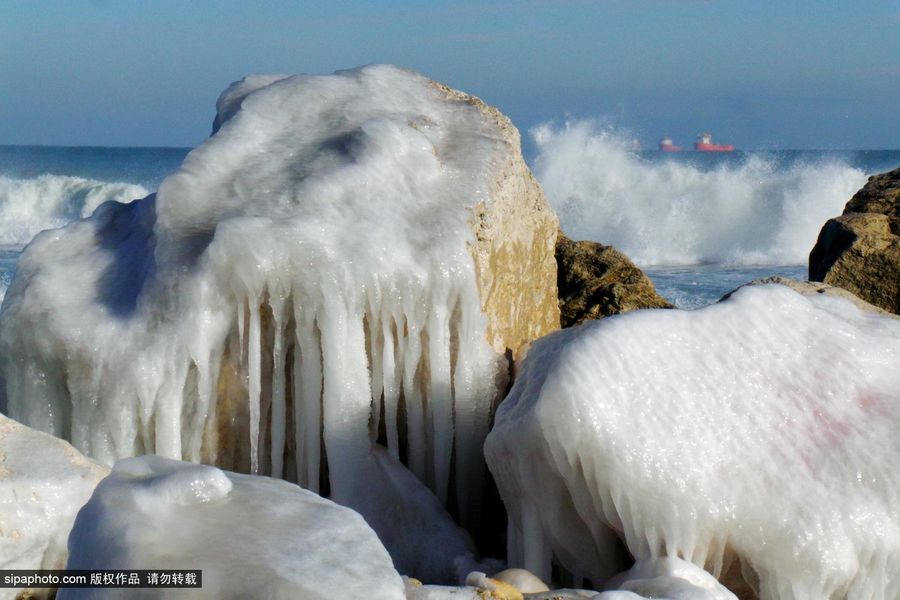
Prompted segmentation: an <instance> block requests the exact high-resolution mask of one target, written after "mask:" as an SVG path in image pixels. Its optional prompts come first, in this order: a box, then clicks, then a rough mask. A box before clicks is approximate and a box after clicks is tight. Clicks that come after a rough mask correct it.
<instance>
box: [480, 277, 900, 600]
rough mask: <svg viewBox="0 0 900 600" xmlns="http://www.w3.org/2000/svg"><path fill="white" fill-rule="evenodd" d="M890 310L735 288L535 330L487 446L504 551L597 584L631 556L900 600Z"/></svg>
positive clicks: (778, 594)
mask: <svg viewBox="0 0 900 600" xmlns="http://www.w3.org/2000/svg"><path fill="white" fill-rule="evenodd" d="M898 366H900V321H898V320H896V319H894V318H892V317H888V316H884V315H879V314H873V313H865V312H862V311H860V310H859V309H858V308H856V307H855V306H854V305H853V304H852V303H850V302H849V301H847V300H844V299H841V298H833V297H823V296H818V297H812V298H807V297H804V296H801V295H800V294H797V293H795V292H793V291H791V290H790V289H788V288H786V287H784V286H779V285H763V286H758V287H747V288H743V289H741V290H739V291H737V292H736V293H734V294H733V295H732V296H731V298H729V299H728V300H727V301H724V302H721V303H719V304H717V305H714V306H711V307H708V308H704V309H702V310H698V311H694V312H682V311H640V312H637V313H632V314H627V315H620V316H616V317H613V318H609V319H604V320H603V321H601V322H597V323H590V324H585V325H583V326H580V327H577V328H574V329H571V330H565V331H562V332H558V333H555V334H552V335H550V336H547V337H546V338H544V339H542V340H540V341H539V342H537V343H536V344H535V345H534V346H533V347H532V349H531V350H530V352H529V354H528V356H527V358H526V359H525V361H524V364H523V367H522V370H521V375H520V376H519V377H518V378H517V380H516V383H515V385H514V387H513V389H512V391H511V392H510V394H509V396H508V397H507V398H506V399H505V400H504V402H503V403H502V404H501V406H500V408H499V409H498V412H497V420H496V425H495V427H494V429H493V430H492V432H491V434H490V436H489V437H488V439H487V442H486V444H485V452H486V456H487V460H488V464H489V466H490V468H491V471H492V472H493V474H494V475H495V477H496V479H497V482H498V485H499V487H500V490H501V493H502V496H503V499H504V502H505V503H506V505H507V507H508V509H509V512H510V533H509V542H510V543H509V551H510V556H509V558H510V562H511V564H513V565H519V566H524V567H525V568H528V569H530V570H531V571H533V572H535V573H536V574H538V575H539V576H546V574H547V573H549V569H550V564H551V559H552V558H553V557H555V559H556V560H557V561H558V562H559V563H561V564H562V565H563V566H565V567H566V569H567V570H569V571H571V572H572V573H574V574H575V575H576V576H585V577H589V578H590V579H591V580H592V581H593V582H594V583H595V584H599V583H602V582H604V581H605V580H606V579H607V578H609V577H610V576H611V575H612V574H613V573H614V571H615V570H617V568H619V566H620V565H618V564H617V563H616V560H615V556H616V544H617V537H618V538H621V540H623V541H624V543H625V544H626V545H627V547H628V550H629V551H630V552H631V554H632V555H633V556H634V557H635V558H637V559H638V560H645V561H646V560H650V559H656V558H660V557H666V556H668V557H680V558H683V559H685V560H688V561H690V562H692V563H694V564H696V565H698V566H704V567H706V568H707V569H709V570H710V571H711V572H712V573H714V574H718V573H720V571H721V570H722V567H723V563H724V562H725V561H727V560H728V558H729V557H730V556H733V555H734V554H736V555H737V556H739V557H740V559H741V561H742V564H743V565H744V567H745V568H749V569H751V570H753V571H755V572H756V575H757V576H758V579H759V586H760V593H761V597H762V598H798V599H800V598H802V599H810V600H812V599H814V598H815V599H821V598H830V597H833V598H836V597H850V598H881V597H883V598H897V597H898V595H900V480H898V478H897V469H898V467H900V445H898V444H897V438H896V431H897V430H898V427H900V368H898Z"/></svg>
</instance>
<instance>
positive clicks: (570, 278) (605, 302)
mask: <svg viewBox="0 0 900 600" xmlns="http://www.w3.org/2000/svg"><path fill="white" fill-rule="evenodd" d="M556 263H557V269H558V272H557V286H558V290H559V308H560V321H561V324H562V326H563V327H572V326H573V325H577V324H579V323H581V322H582V321H587V320H589V319H602V318H603V317H608V316H610V315H615V314H618V313H623V312H628V311H630V310H637V309H640V308H674V307H673V305H672V304H671V303H669V302H668V301H667V300H666V299H665V298H663V297H662V296H660V295H659V294H657V293H656V288H655V287H654V285H653V282H652V281H650V278H649V277H647V275H646V274H644V272H643V271H641V270H640V269H639V268H638V267H637V266H635V264H634V263H633V262H631V260H630V259H629V258H628V257H627V256H625V255H624V254H622V253H621V252H619V251H618V250H616V249H615V248H613V247H612V246H604V245H603V244H598V243H596V242H587V241H582V242H576V241H574V240H571V239H569V238H568V237H566V236H565V235H563V234H562V233H561V232H560V234H559V237H558V238H557V241H556Z"/></svg>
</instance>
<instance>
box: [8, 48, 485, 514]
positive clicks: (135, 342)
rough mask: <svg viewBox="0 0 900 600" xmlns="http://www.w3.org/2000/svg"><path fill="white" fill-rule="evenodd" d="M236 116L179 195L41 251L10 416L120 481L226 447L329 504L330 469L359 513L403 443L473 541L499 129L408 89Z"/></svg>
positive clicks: (224, 117)
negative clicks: (475, 218) (130, 463)
mask: <svg viewBox="0 0 900 600" xmlns="http://www.w3.org/2000/svg"><path fill="white" fill-rule="evenodd" d="M219 110H220V114H219V115H218V117H217V119H216V124H215V126H216V128H217V132H216V133H215V134H214V135H213V136H212V137H211V138H210V139H209V140H208V141H207V142H205V143H204V144H202V145H200V146H199V147H198V148H196V149H195V150H194V151H192V152H191V153H190V154H189V155H188V156H187V158H186V159H185V161H184V164H183V166H182V168H181V170H180V171H178V172H177V173H175V174H174V175H172V176H170V177H169V178H167V179H166V180H165V181H163V183H162V184H161V185H160V188H159V191H158V193H157V194H155V195H151V196H149V197H148V198H146V199H144V200H140V201H137V202H134V203H132V204H129V205H119V204H115V203H108V204H106V205H104V206H103V207H101V209H100V210H98V211H97V213H96V214H95V215H94V217H93V218H91V219H88V220H86V221H82V222H78V223H75V224H72V225H71V226H69V227H67V228H65V229H63V230H57V231H51V232H44V233H42V234H40V235H38V236H37V238H36V239H35V240H34V242H33V243H32V244H31V245H30V246H29V247H28V249H27V251H26V252H25V254H24V255H23V257H22V259H21V261H20V263H19V267H18V273H17V276H16V279H15V281H14V282H13V284H12V286H11V288H10V290H9V292H8V295H7V297H6V299H5V302H4V304H3V313H2V319H0V354H2V370H3V378H4V380H5V389H4V392H5V406H6V407H7V409H8V411H9V413H10V414H12V415H15V416H16V417H17V418H19V419H21V420H22V421H24V422H26V423H28V424H30V425H31V426H33V427H36V428H39V429H42V430H44V431H48V432H52V433H54V434H56V435H58V436H61V437H64V438H66V439H69V440H71V441H72V443H73V444H74V445H75V446H76V447H77V448H79V449H80V450H82V451H84V452H85V453H87V454H89V455H91V456H93V457H96V458H97V459H99V460H100V461H103V462H105V463H108V464H111V463H112V462H113V461H115V460H116V459H118V458H121V457H128V456H136V455H142V454H148V453H155V454H159V455H162V456H166V457H170V458H178V459H185V460H189V461H192V462H201V461H203V462H212V461H213V460H219V459H221V454H220V455H218V458H217V456H214V455H211V454H210V453H214V452H216V451H221V450H222V448H223V447H225V448H226V449H227V450H228V452H232V453H233V454H234V455H235V456H237V458H236V459H235V460H234V463H233V464H229V463H227V461H225V462H224V463H223V462H219V464H224V465H227V466H231V467H233V468H236V469H239V470H245V469H246V470H247V471H250V472H253V473H263V474H271V475H273V476H275V477H282V478H286V479H288V480H291V481H297V482H299V483H300V484H301V485H303V486H304V487H307V488H309V489H312V490H314V491H317V490H318V489H319V483H320V475H321V471H320V466H321V464H322V461H323V460H324V458H325V457H326V456H327V467H328V473H329V484H330V494H331V496H330V497H331V498H332V499H335V500H336V501H338V502H341V503H347V504H350V505H354V506H359V505H360V503H361V502H364V496H360V494H361V493H362V491H361V490H360V489H358V488H359V486H358V485H357V482H358V481H359V477H358V475H359V470H360V469H362V468H364V467H365V466H367V465H370V464H371V461H373V460H375V458H374V457H373V456H372V447H373V440H374V439H375V438H376V437H377V436H378V435H379V430H380V429H381V430H382V431H383V434H384V435H385V437H386V445H387V448H388V452H389V453H390V454H391V455H392V456H394V457H395V458H397V457H400V456H401V455H402V456H404V459H405V463H406V464H407V466H408V467H409V469H410V470H411V471H412V472H413V473H414V474H415V476H416V477H417V478H418V479H419V480H420V481H422V482H424V483H425V484H427V486H428V487H429V488H431V489H432V490H433V491H434V493H435V494H436V496H437V497H438V499H439V503H440V504H441V505H445V504H446V502H447V500H448V494H449V490H450V482H451V480H452V481H454V482H455V489H456V495H457V497H456V504H457V505H458V506H459V510H460V513H461V515H462V517H463V519H464V520H466V519H467V516H468V515H470V514H471V512H472V511H473V510H474V506H475V505H476V502H477V498H478V497H479V495H480V491H479V489H478V487H479V485H480V482H481V481H482V473H483V466H482V463H481V461H482V459H481V456H480V455H479V454H478V453H477V452H474V453H473V452H465V453H457V454H455V457H454V447H457V448H458V447H462V448H478V447H480V445H481V443H482V441H483V439H484V436H485V435H486V433H487V428H488V423H489V419H490V399H491V398H492V397H493V396H494V395H495V392H494V388H493V386H494V381H495V377H496V374H497V373H498V369H499V366H498V362H497V355H496V354H495V353H494V352H493V351H492V350H491V349H490V347H489V346H488V345H487V343H486V342H485V329H486V318H485V316H484V315H483V313H482V311H481V306H480V300H479V297H478V291H477V288H476V281H475V275H474V267H473V261H472V258H471V255H470V253H469V250H468V244H469V243H471V242H472V241H473V234H472V229H471V227H470V226H469V224H468V219H470V218H471V216H472V211H471V208H472V207H473V206H475V205H476V204H478V203H479V202H487V201H489V198H488V188H489V185H490V165H491V164H492V161H493V160H494V158H495V157H496V156H497V154H496V153H497V152H499V151H501V149H502V147H503V142H502V140H501V138H500V134H499V132H498V131H497V130H496V126H495V125H493V124H492V123H489V122H488V120H487V119H486V118H485V117H484V115H483V114H482V113H481V112H480V110H479V108H478V107H477V106H474V105H473V104H471V103H468V102H466V101H464V100H461V99H459V98H455V97H451V96H448V95H447V94H445V93H444V92H443V91H441V90H440V89H438V87H436V86H435V85H434V84H433V83H432V82H430V81H429V80H427V79H426V78H424V77H422V76H420V75H417V74H415V73H412V72H409V71H405V70H402V69H398V68H396V67H390V66H370V67H365V68H362V69H358V70H354V71H346V72H340V73H337V74H335V75H331V76H294V77H283V76H257V77H253V78H248V79H246V80H244V81H243V82H238V83H237V84H235V85H233V86H232V87H230V88H229V89H228V90H226V92H225V93H223V95H222V98H221V99H220V101H219ZM226 359H227V360H226ZM235 365H236V368H237V372H236V373H235V374H234V375H233V376H231V377H230V378H225V379H223V373H224V374H225V375H228V373H227V372H226V371H228V369H232V368H234V367H235ZM223 380H227V381H231V382H232V383H233V384H235V383H236V384H235V385H231V387H230V388H228V390H226V392H228V393H225V394H224V395H223V392H222V389H221V384H222V381H223ZM244 385H245V386H246V389H245V390H244V391H242V394H243V397H242V398H241V399H240V400H239V401H234V400H233V396H234V391H235V389H237V388H240V386H244ZM403 423H405V427H406V429H405V430H404V431H401V430H400V428H401V424H403ZM229 427H231V428H232V429H234V428H238V429H240V428H241V427H243V430H244V431H247V430H249V436H246V438H245V439H240V440H235V439H230V438H228V434H227V431H228V429H229ZM223 431H225V432H226V433H224V434H223V433H222V432H223ZM245 435H246V434H245ZM401 446H402V447H401ZM322 448H324V450H325V454H324V455H323V454H322V453H321V449H322ZM451 465H453V467H452V469H451ZM452 470H453V472H451V471H452Z"/></svg>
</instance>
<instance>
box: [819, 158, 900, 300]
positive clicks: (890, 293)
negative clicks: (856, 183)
mask: <svg viewBox="0 0 900 600" xmlns="http://www.w3.org/2000/svg"><path fill="white" fill-rule="evenodd" d="M809 278H810V279H811V280H813V281H822V282H824V283H828V284H831V285H835V286H838V287H841V288H844V289H846V290H849V291H851V292H853V293H854V294H856V295H857V296H859V297H860V298H862V299H863V300H865V301H867V302H870V303H872V304H874V305H876V306H879V307H881V308H883V309H884V310H887V311H890V312H892V313H895V314H900V169H894V170H893V171H890V172H888V173H882V174H881V175H876V176H874V177H870V178H869V182H868V183H867V184H866V185H865V186H864V187H863V188H862V189H861V190H859V191H858V192H857V193H856V195H855V196H853V198H851V199H850V201H849V202H848V203H847V205H846V206H845V207H844V214H843V215H841V216H840V217H836V218H834V219H830V220H829V221H828V222H827V223H825V226H824V227H822V231H821V232H820V233H819V239H818V241H817V242H816V245H815V247H814V248H813V249H812V252H811V253H810V255H809Z"/></svg>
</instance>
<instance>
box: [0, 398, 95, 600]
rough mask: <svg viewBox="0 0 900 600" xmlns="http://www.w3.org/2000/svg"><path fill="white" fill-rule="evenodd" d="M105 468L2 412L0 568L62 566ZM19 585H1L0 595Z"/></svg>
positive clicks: (7, 595) (5, 595) (6, 595)
mask: <svg viewBox="0 0 900 600" xmlns="http://www.w3.org/2000/svg"><path fill="white" fill-rule="evenodd" d="M107 471H108V470H107V469H106V468H104V467H102V466H100V465H98V464H96V463H94V462H93V461H91V460H89V459H87V458H85V457H84V456H82V455H81V454H80V453H79V452H78V451H76V450H75V449H74V448H73V447H72V446H71V445H69V444H68V443H66V442H64V441H62V440H60V439H56V438H53V437H51V436H49V435H47V434H45V433H42V432H40V431H34V430H33V429H29V428H28V427H25V426H24V425H21V424H20V423H16V422H15V421H13V420H12V419H9V418H7V417H5V416H3V415H0V569H62V568H63V567H64V566H65V564H66V539H67V538H68V535H69V530H70V529H71V528H72V523H73V522H74V520H75V514H76V513H77V512H78V509H79V508H81V506H82V505H83V504H84V503H85V502H87V500H88V498H89V497H90V495H91V492H92V491H93V489H94V486H96V485H97V482H98V481H100V480H101V479H102V478H103V477H104V476H105V475H106V473H107ZM19 591H20V590H16V589H12V588H5V589H0V598H13V597H15V596H16V594H17V593H18V592H19ZM43 591H44V592H48V590H43ZM35 593H36V594H37V595H38V597H43V596H42V595H41V594H40V593H39V592H38V591H36V592H35Z"/></svg>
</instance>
